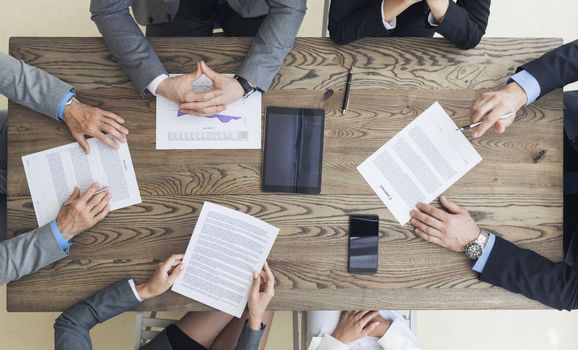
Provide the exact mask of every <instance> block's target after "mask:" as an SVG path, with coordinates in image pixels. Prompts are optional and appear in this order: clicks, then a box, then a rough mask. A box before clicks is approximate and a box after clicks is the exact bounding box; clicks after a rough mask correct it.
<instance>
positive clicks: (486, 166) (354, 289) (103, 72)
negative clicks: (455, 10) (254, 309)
mask: <svg viewBox="0 0 578 350" xmlns="http://www.w3.org/2000/svg"><path fill="white" fill-rule="evenodd" d="M151 42H152V44H153V45H154V46H155V49H156V51H157V53H158V54H159V56H160V58H161V61H162V62H163V63H164V64H165V66H166V68H167V70H168V71H169V72H171V73H185V72H188V71H190V70H192V69H194V66H195V63H196V62H197V61H198V60H200V59H203V60H205V61H206V62H207V64H208V65H209V66H212V67H213V68H214V69H215V70H217V71H219V72H223V73H228V72H235V70H236V69H237V68H238V67H239V65H240V64H241V62H242V60H243V58H244V55H245V53H246V51H247V50H248V47H249V44H250V39H238V38H221V37H220V38H162V39H155V40H151ZM560 44H561V40H559V39H520V38H516V39H507V38H506V39H493V38H488V39H484V40H482V42H481V43H480V45H479V46H478V47H477V48H476V49H473V50H469V51H461V50H458V49H456V48H455V47H453V46H451V45H450V44H449V43H447V42H446V41H445V40H444V39H415V38H403V39H402V38H370V39H364V40H360V41H357V42H355V43H353V44H350V45H346V46H336V45H334V44H332V43H331V42H330V41H329V40H328V39H319V38H299V39H298V40H297V42H296V45H295V48H294V49H293V51H291V53H290V54H289V55H288V56H287V58H286V60H285V64H286V66H285V67H284V68H283V69H282V70H281V72H280V74H279V75H278V76H277V77H276V78H275V80H274V82H273V86H272V87H271V89H270V91H269V92H268V93H267V94H265V95H264V97H263V108H266V106H272V105H274V106H288V107H290V106H298V107H316V108H324V109H325V111H326V123H325V125H326V127H325V147H324V164H323V187H322V193H321V195H316V196H305V195H279V194H268V193H262V192H261V190H260V176H261V156H262V154H261V152H262V151H261V150H209V151H206V150H203V151H201V150H168V151H157V150H155V100H154V98H151V97H147V98H143V97H141V96H140V95H139V94H138V92H137V91H136V89H135V88H134V86H133V85H132V83H131V82H130V80H129V78H128V77H127V76H126V74H124V73H123V72H122V70H121V69H120V68H119V67H118V65H117V64H116V63H115V60H114V58H113V57H112V56H111V54H110V52H109V51H108V49H107V48H106V46H105V45H104V43H103V41H102V40H101V39H100V38H12V39H11V41H10V53H11V54H12V55H14V56H15V57H17V58H20V59H23V60H24V61H26V62H27V63H29V64H32V65H35V66H37V67H39V68H42V69H45V70H47V71H48V72H50V73H52V74H54V75H56V76H58V77H60V78H62V79H64V80H66V81H68V82H70V83H72V84H73V85H74V86H75V87H76V88H77V90H78V96H79V99H80V100H81V101H84V102H87V103H90V104H93V105H95V106H98V107H101V108H103V109H108V110H111V111H113V112H115V113H117V114H119V115H121V116H123V117H124V118H125V119H126V121H127V122H126V123H127V124H126V125H127V127H128V128H129V129H130V135H129V146H130V151H131V155H132V158H133V161H134V167H135V171H136V174H137V180H138V183H139V187H140V191H141V195H142V198H143V203H142V204H140V205H135V206H132V207H129V208H125V209H121V210H118V211H115V212H113V213H111V214H110V215H109V216H108V217H107V218H106V219H105V220H104V221H103V222H101V223H100V224H98V225H97V226H95V227H94V228H93V229H91V230H89V231H88V232H85V233H83V234H81V235H78V236H77V237H76V238H75V239H74V244H73V246H72V249H71V254H70V256H69V257H68V258H66V259H64V260H61V261H60V262H58V263H55V264H53V265H51V266H49V267H47V268H45V269H43V270H41V271H39V272H37V273H36V274H34V275H31V276H27V277H24V278H22V279H21V280H19V281H16V282H13V283H10V284H9V286H8V292H7V294H8V295H7V299H8V309H9V311H60V310H63V309H65V308H66V307H68V306H70V305H72V304H74V303H75V302H77V301H79V300H81V299H82V298H85V297H87V296H88V295H90V294H91V293H93V292H95V291H97V290H98V289H100V288H103V287H106V286H107V285H109V284H111V283H113V282H115V281H116V280H118V279H120V278H124V277H134V278H135V279H136V281H137V283H138V282H142V281H145V280H146V279H147V278H148V277H150V275H151V274H152V272H153V270H154V269H155V267H156V265H157V264H158V262H160V261H162V260H164V259H165V258H167V257H168V256H169V255H170V254H173V253H178V252H184V249H185V248H186V246H187V243H188V240H189V238H190V235H191V233H192V231H193V228H194V225H195V223H196V219H197V216H198V214H199V212H200V208H201V206H202V204H203V202H204V201H211V202H214V203H218V204H222V205H226V206H229V207H232V208H235V209H238V210H240V211H243V212H246V213H248V214H251V215H254V216H256V217H258V218H260V219H262V220H265V221H267V222H269V223H271V224H273V225H275V226H278V227H280V228H281V232H280V235H279V237H278V239H277V241H276V243H275V245H274V247H273V250H272V252H271V255H270V258H269V261H270V264H271V267H272V269H273V271H274V273H275V276H276V281H277V282H276V296H275V298H274V300H273V302H272V304H271V307H272V309H275V310H312V309H363V308H388V309H398V308H399V309H402V308H409V309H480V308H499V309H528V308H532V309H533V308H541V307H543V306H541V305H540V304H538V303H536V302H533V301H530V300H528V299H526V298H525V297H523V296H520V295H515V294H512V293H509V292H507V291H505V290H502V289H500V288H496V287H492V286H490V285H488V284H485V283H482V282H479V281H478V280H477V278H476V275H475V274H474V273H473V272H472V271H471V269H470V262H469V261H468V259H467V258H465V257H464V256H462V255H460V254H455V253H451V252H449V251H446V250H444V249H442V248H440V247H438V246H435V245H433V244H430V243H428V242H424V241H422V240H421V239H420V238H419V237H416V236H415V235H414V234H413V233H412V231H411V227H410V225H406V226H400V225H399V224H398V223H397V222H396V221H395V220H394V218H393V217H392V216H391V214H390V213H389V212H388V211H387V209H385V207H384V206H383V204H382V203H381V201H380V200H379V199H378V198H377V196H376V195H375V194H374V193H373V192H372V190H371V188H370V187H369V186H368V185H367V184H366V183H365V181H364V180H363V178H362V177H361V176H360V174H359V173H358V172H357V170H356V167H357V166H358V165H359V164H360V163H361V162H362V161H363V160H365V159H366V158H367V157H368V156H369V155H370V154H372V153H373V152H374V151H375V150H376V149H378V148H379V147H380V146H381V145H383V143H385V142H386V141H387V140H388V139H389V138H391V137H392V136H393V135H395V134H396V133H397V132H398V131H399V130H400V129H402V128H403V127H404V126H405V125H406V124H407V123H409V122H410V121H411V120H412V119H414V118H415V117H417V116H418V115H419V114H420V113H421V112H422V111H424V110H425V109H426V108H427V107H429V106H430V105H431V104H432V103H433V102H435V101H440V103H441V104H442V106H443V107H444V108H445V109H446V111H447V112H448V114H449V115H450V116H452V118H454V120H455V121H456V123H458V124H461V123H467V121H468V116H469V107H470V105H471V103H472V101H473V100H474V99H475V98H476V96H478V95H479V94H481V93H482V92H484V91H487V90H490V89H495V88H498V87H500V86H502V85H503V84H504V83H505V81H506V80H507V78H508V77H509V76H510V75H511V74H512V73H513V72H514V71H515V69H516V68H517V67H518V66H519V65H521V64H523V63H525V62H527V61H529V60H531V59H533V58H536V57H538V56H540V55H541V54H543V53H544V52H546V51H548V50H551V49H552V48H554V47H557V46H559V45H560ZM351 65H353V67H354V79H353V86H352V91H351V103H350V107H349V111H348V112H347V114H346V115H345V116H343V115H341V112H340V108H341V103H342V98H343V87H344V83H345V79H346V74H347V70H348V69H349V67H350V66H351ZM327 89H332V90H334V92H335V93H334V94H333V96H332V97H331V98H330V99H328V100H324V98H323V96H324V94H325V91H326V90H327ZM562 122H563V119H562V94H561V91H555V92H553V93H551V94H549V95H547V96H545V97H544V98H542V99H541V100H540V101H538V102H537V103H535V104H533V105H532V106H531V107H529V108H525V109H523V110H522V111H521V112H520V113H519V117H518V118H517V120H516V123H515V125H514V126H513V127H511V128H509V129H508V130H507V132H506V134H505V135H496V134H494V133H492V132H490V133H488V134H487V135H486V136H484V137H483V138H481V139H478V140H473V144H474V146H475V147H476V149H477V150H478V151H479V152H480V154H481V155H482V157H483V158H484V160H483V162H482V163H480V164H479V165H478V166H477V167H476V168H474V169H473V170H472V171H471V172H470V173H468V174H467V175H466V176H465V177H463V178H462V179H461V180H460V181H459V182H458V183H457V184H456V185H454V186H452V188H450V189H449V190H448V191H447V195H448V197H449V198H451V199H453V200H455V201H456V202H457V203H458V204H460V205H462V206H464V207H465V208H467V209H468V210H470V212H471V213H472V215H473V216H474V217H475V218H476V220H477V221H478V222H479V224H480V225H481V226H482V227H484V228H487V229H489V230H492V231H495V232H497V233H498V234H500V235H502V236H504V237H505V238H507V239H509V240H512V241H513V242H515V243H517V244H519V245H521V246H523V247H525V248H529V249H532V250H535V251H537V252H538V253H540V254H543V255H545V256H546V257H548V258H550V259H553V260H556V261H558V260H560V259H561V255H562V239H561V232H562ZM8 133H9V160H8V162H9V164H8V169H9V172H8V201H9V202H8V231H9V232H8V234H9V235H16V234H19V233H23V232H26V231H28V230H31V229H33V228H35V226H36V218H35V215H34V210H33V207H32V202H31V200H30V194H29V190H28V185H27V183H26V178H25V176H24V171H23V167H22V162H21V157H22V156H23V155H26V154H30V153H33V152H37V151H41V150H44V149H48V148H51V147H56V146H59V145H63V144H66V143H69V142H73V139H72V137H71V136H70V134H69V132H68V130H67V128H66V126H65V125H64V124H62V123H57V122H54V121H53V120H51V119H49V118H47V117H44V116H41V115H39V114H37V113H35V112H33V111H31V110H29V109H26V108H24V107H21V106H18V105H15V104H12V103H11V104H10V105H9V127H8ZM541 151H545V154H544V155H543V157H541V158H540V159H538V160H536V155H538V154H539V153H540V152H541ZM436 204H437V203H436ZM351 214H377V215H379V216H380V218H381V221H380V248H379V272H378V273H377V274H375V275H352V274H349V273H347V229H348V216H349V215H351ZM205 308H206V307H205V306H204V305H201V304H199V303H196V302H194V301H192V300H189V299H187V298H185V297H182V296H180V295H177V294H175V293H172V292H167V293H165V294H164V295H162V296H160V297H157V298H155V299H152V300H150V301H147V302H145V303H143V304H142V305H140V306H139V309H141V310H185V309H187V310H201V309H205Z"/></svg>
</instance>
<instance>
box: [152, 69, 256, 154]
mask: <svg viewBox="0 0 578 350" xmlns="http://www.w3.org/2000/svg"><path fill="white" fill-rule="evenodd" d="M171 76H176V75H174V74H172V75H171ZM212 86H213V83H212V81H211V80H210V79H209V78H207V77H206V76H205V75H202V76H201V77H200V78H199V79H197V80H196V81H195V82H194V83H193V86H192V90H193V91H195V92H207V91H211V89H212V88H213V87H212ZM156 114H157V142H156V148H157V149H259V148H261V93H259V92H255V93H253V94H252V95H251V96H249V97H248V98H247V99H243V98H241V99H239V100H237V101H235V102H233V103H231V104H230V105H228V106H227V108H226V109H225V110H224V111H222V112H220V113H218V114H214V115H210V116H204V117H200V116H194V115H189V114H186V113H184V112H182V111H180V110H179V105H178V104H177V103H174V102H172V101H170V100H168V99H166V98H164V97H162V96H157V111H156Z"/></svg>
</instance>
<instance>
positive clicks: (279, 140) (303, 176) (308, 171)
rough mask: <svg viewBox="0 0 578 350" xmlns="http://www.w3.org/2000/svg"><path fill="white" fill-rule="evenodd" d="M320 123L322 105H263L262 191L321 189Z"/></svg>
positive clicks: (322, 115) (293, 191)
mask: <svg viewBox="0 0 578 350" xmlns="http://www.w3.org/2000/svg"><path fill="white" fill-rule="evenodd" d="M324 124H325V111H324V110H322V109H306V108H281V107H268V108H267V113H266V121H265V150H264V153H263V178H262V188H263V191H265V192H291V193H320V192H321V168H322V160H323V128H324Z"/></svg>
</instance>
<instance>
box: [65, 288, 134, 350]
mask: <svg viewBox="0 0 578 350" xmlns="http://www.w3.org/2000/svg"><path fill="white" fill-rule="evenodd" d="M139 303H140V302H139V301H138V300H137V299H136V297H135V295H134V293H133V291H132V289H131V287H130V284H129V283H128V279H124V280H122V281H119V282H117V283H115V284H113V285H111V286H109V287H107V288H105V289H103V290H101V291H99V292H97V293H95V294H93V295H92V296H91V297H89V298H88V299H86V300H83V301H81V302H79V303H78V304H76V305H74V306H72V307H71V308H70V309H68V310H66V311H64V312H63V313H62V314H61V315H60V316H59V317H58V318H57V319H56V321H55V322H54V348H55V349H58V350H90V349H92V342H91V340H90V330H91V329H92V328H93V327H94V326H95V325H96V324H98V323H102V322H105V321H106V320H108V319H110V318H112V317H114V316H116V315H118V314H121V313H123V312H125V311H127V310H129V309H132V308H133V307H135V306H136V305H138V304H139Z"/></svg>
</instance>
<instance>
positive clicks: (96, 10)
mask: <svg viewBox="0 0 578 350" xmlns="http://www.w3.org/2000/svg"><path fill="white" fill-rule="evenodd" d="M133 1H134V0H92V1H91V2H90V12H91V14H92V20H93V21H94V22H95V23H96V26H97V27H98V30H99V31H100V34H102V37H103V39H104V41H105V42H106V44H107V45H108V47H109V48H110V51H111V52H112V54H113V56H114V57H116V59H117V60H118V62H119V64H120V66H121V68H122V69H123V70H124V71H125V72H126V74H128V76H129V77H130V79H131V80H132V82H133V83H134V85H135V86H136V88H137V89H138V91H139V92H140V93H141V95H145V94H146V87H147V85H148V84H150V82H152V81H153V80H154V79H155V78H156V77H158V76H159V75H162V74H167V71H166V70H165V68H164V66H163V65H162V63H161V61H160V60H159V57H158V56H157V54H156V52H155V50H154V49H153V47H152V46H151V44H150V43H149V42H148V41H147V40H146V38H145V37H144V35H143V33H142V31H141V30H140V28H139V27H138V25H137V24H136V22H135V21H134V18H133V17H132V16H131V14H130V12H129V7H130V6H131V5H132V3H133Z"/></svg>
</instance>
